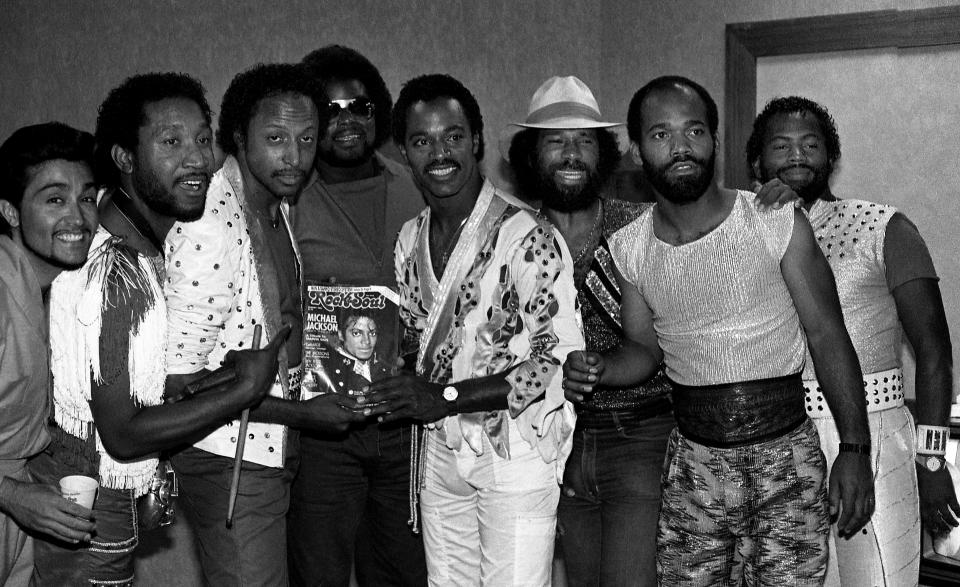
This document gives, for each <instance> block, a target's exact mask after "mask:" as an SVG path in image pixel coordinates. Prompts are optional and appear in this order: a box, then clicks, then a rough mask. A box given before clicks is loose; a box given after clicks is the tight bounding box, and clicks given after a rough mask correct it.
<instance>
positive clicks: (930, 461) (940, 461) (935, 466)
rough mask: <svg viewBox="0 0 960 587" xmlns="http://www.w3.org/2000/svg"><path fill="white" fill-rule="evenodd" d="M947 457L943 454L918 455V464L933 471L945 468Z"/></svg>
mask: <svg viewBox="0 0 960 587" xmlns="http://www.w3.org/2000/svg"><path fill="white" fill-rule="evenodd" d="M944 463H946V459H944V458H943V456H942V455H917V464H918V465H920V466H921V467H923V468H924V469H926V470H928V471H930V472H931V473H936V472H937V471H939V470H940V469H942V468H943V466H944Z"/></svg>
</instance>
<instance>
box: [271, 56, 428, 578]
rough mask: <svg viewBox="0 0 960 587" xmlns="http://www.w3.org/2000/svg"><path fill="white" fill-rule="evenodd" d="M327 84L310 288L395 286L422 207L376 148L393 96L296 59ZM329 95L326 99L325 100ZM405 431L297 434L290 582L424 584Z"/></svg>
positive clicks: (369, 76)
mask: <svg viewBox="0 0 960 587" xmlns="http://www.w3.org/2000/svg"><path fill="white" fill-rule="evenodd" d="M303 64H304V65H305V66H306V67H307V68H308V70H309V71H310V72H311V75H313V76H315V77H316V78H317V79H318V80H321V82H322V85H323V95H322V96H321V97H320V98H321V99H320V103H319V107H320V129H321V130H320V132H319V134H318V143H317V158H316V162H315V164H314V167H315V173H314V174H313V175H314V177H313V178H312V179H311V180H310V183H309V184H308V186H307V187H306V188H305V189H304V191H303V193H302V194H301V195H300V198H299V200H298V201H297V203H296V205H294V206H293V207H292V208H291V219H292V224H293V232H294V236H295V238H296V240H297V244H298V245H299V247H300V252H301V254H302V258H303V276H304V279H305V280H307V281H312V282H331V281H335V282H337V283H341V284H347V285H374V284H376V285H390V286H391V287H396V279H395V277H394V264H393V244H394V241H395V237H396V234H397V233H398V232H399V230H400V227H401V226H402V225H403V223H404V221H406V220H408V219H410V218H413V217H414V216H416V214H417V213H418V212H419V211H420V210H421V209H422V208H423V207H424V202H423V199H422V197H421V196H420V192H419V191H418V190H417V188H416V186H415V185H414V183H413V180H412V178H411V176H410V172H409V171H408V170H407V168H406V167H405V166H403V165H401V164H399V163H397V162H396V161H393V160H391V159H388V158H387V157H384V156H383V155H382V154H381V153H380V152H378V150H377V149H379V148H380V147H382V146H384V144H385V143H386V141H387V139H388V138H389V136H390V109H391V106H392V100H391V97H390V92H389V91H388V90H387V86H386V84H385V83H384V82H383V78H382V77H381V76H380V72H379V71H377V68H376V67H374V66H373V64H372V63H370V61H368V60H367V59H366V58H365V57H364V56H362V55H360V54H359V53H357V52H356V51H354V50H353V49H349V48H347V47H342V46H339V45H331V46H327V47H323V48H321V49H318V50H316V51H314V52H312V53H310V54H309V55H307V56H306V57H305V58H304V59H303ZM324 98H325V99H326V103H325V104H324V102H323V99H324ZM409 470H410V426H409V424H401V423H393V424H384V425H381V424H377V423H376V422H371V423H369V424H359V425H356V424H355V425H354V426H353V427H352V428H351V429H350V430H349V431H348V432H346V433H344V434H339V435H319V434H313V433H304V434H302V435H301V464H300V470H299V473H298V475H297V478H296V479H295V480H294V482H293V488H292V492H291V500H290V513H289V517H288V522H287V528H288V537H289V539H288V545H289V546H288V548H289V560H290V581H291V584H292V585H307V584H310V585H315V584H323V585H333V586H340V585H342V586H346V585H348V584H349V582H350V573H351V568H352V567H355V568H356V573H357V580H358V582H359V584H360V585H361V586H363V585H387V584H390V585H398V584H399V585H425V584H426V563H425V562H424V555H423V544H422V542H421V540H420V537H419V535H417V534H414V533H413V532H412V531H411V529H410V527H409V526H408V525H407V520H408V519H409V517H410V516H409V504H408V481H409Z"/></svg>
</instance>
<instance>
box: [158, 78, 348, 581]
mask: <svg viewBox="0 0 960 587" xmlns="http://www.w3.org/2000/svg"><path fill="white" fill-rule="evenodd" d="M314 94H315V90H314V85H313V84H312V83H311V81H310V80H309V79H308V77H307V76H305V75H304V72H303V70H302V68H301V67H300V66H297V65H292V64H269V65H262V64H261V65H257V66H255V67H253V68H251V69H249V70H247V71H244V72H242V73H240V74H238V75H237V76H236V77H234V79H233V81H232V82H231V83H230V86H229V87H228V88H227V91H226V92H225V94H224V97H223V103H222V105H221V107H220V120H219V128H218V130H217V142H218V144H219V145H220V147H221V149H223V152H224V153H226V154H227V158H226V160H225V161H224V164H223V167H222V168H221V169H220V170H219V171H217V173H216V174H215V175H214V176H213V179H212V180H211V182H210V189H209V192H208V193H207V200H206V207H205V209H204V212H203V216H202V217H201V218H200V220H198V221H196V222H190V223H182V224H178V225H177V226H176V227H175V229H174V231H173V234H171V236H170V237H169V238H168V240H167V247H168V254H167V259H166V265H167V282H166V284H165V293H166V296H167V300H168V302H167V303H168V315H169V319H168V320H169V327H168V331H169V336H170V344H169V346H168V349H167V360H168V362H169V369H170V372H171V373H175V374H181V375H182V377H181V381H183V382H187V381H192V380H195V379H197V378H199V377H203V376H204V375H206V373H207V372H209V371H215V370H217V369H218V368H220V367H221V365H222V363H223V361H224V359H225V357H226V356H227V355H228V353H229V352H230V351H231V350H234V349H244V348H250V345H251V344H252V342H253V334H254V330H255V328H256V327H257V326H261V327H263V328H264V330H265V333H266V334H268V335H272V333H275V332H281V331H283V330H284V329H285V328H289V332H290V334H289V337H287V338H286V340H285V342H284V344H283V345H282V348H281V349H280V352H279V368H278V369H277V370H276V372H275V374H274V381H273V385H272V386H271V389H270V393H269V396H268V397H267V398H266V399H265V400H264V401H263V403H262V404H261V405H260V406H259V407H257V409H255V410H253V411H252V413H251V416H250V419H251V423H250V425H249V429H248V430H247V438H246V441H245V452H244V455H243V464H242V471H241V476H240V488H239V496H238V498H237V502H236V510H235V512H234V515H233V523H232V526H231V527H227V526H226V525H225V524H224V520H225V518H226V514H227V512H226V509H227V503H228V495H229V490H230V484H231V469H232V464H233V458H234V454H235V451H236V446H237V440H238V438H237V436H238V432H237V430H238V422H237V421H233V422H224V423H222V424H223V425H222V426H220V427H219V428H216V429H215V430H208V431H206V432H207V433H206V434H204V435H200V436H199V437H198V438H197V439H195V442H194V444H193V446H192V447H189V448H186V449H185V450H183V451H181V452H180V453H178V454H177V455H175V456H174V457H173V459H172V462H173V466H174V469H175V470H176V472H177V473H178V475H179V476H180V491H181V496H182V499H181V501H182V503H183V504H184V509H186V510H187V512H188V514H189V515H190V516H191V517H192V518H193V520H194V521H195V527H196V529H197V535H198V539H199V542H200V547H201V548H200V551H201V564H202V566H203V574H204V577H205V580H206V582H207V583H208V584H210V585H241V584H252V585H286V584H287V583H288V579H287V551H286V539H287V530H286V515H287V508H288V504H289V501H290V482H291V480H292V479H293V475H294V474H295V468H296V462H297V451H298V444H299V442H298V434H297V429H308V430H316V431H331V430H332V431H336V430H341V429H344V428H345V427H346V425H347V423H348V422H350V421H351V420H355V419H362V418H363V415H362V413H361V412H355V411H352V410H350V409H348V408H355V407H357V404H356V402H355V401H354V400H353V399H352V398H350V397H347V396H341V395H338V394H330V395H325V396H320V397H316V398H313V399H311V400H309V401H306V402H302V403H301V402H299V401H298V399H299V392H300V389H299V385H300V362H301V354H302V353H301V351H302V343H301V336H302V331H303V323H302V315H301V311H302V310H301V308H302V304H301V297H300V294H301V288H302V281H301V274H302V270H301V261H300V256H299V254H298V252H297V247H296V242H295V240H294V239H293V236H292V230H291V227H290V224H289V220H288V216H287V211H288V201H289V200H290V199H293V198H296V197H297V195H298V194H299V193H300V190H301V189H302V187H303V186H304V184H305V183H306V180H307V178H308V177H309V176H310V172H311V169H312V167H313V159H314V154H315V152H316V147H317V137H318V131H319V117H318V115H317V107H316V103H315V101H314Z"/></svg>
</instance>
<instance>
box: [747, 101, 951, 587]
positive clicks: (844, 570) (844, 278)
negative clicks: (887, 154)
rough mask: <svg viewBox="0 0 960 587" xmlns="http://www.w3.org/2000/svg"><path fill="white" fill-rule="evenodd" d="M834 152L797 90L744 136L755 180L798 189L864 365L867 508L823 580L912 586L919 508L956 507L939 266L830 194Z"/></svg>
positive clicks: (830, 441) (907, 238)
mask: <svg viewBox="0 0 960 587" xmlns="http://www.w3.org/2000/svg"><path fill="white" fill-rule="evenodd" d="M839 158H840V138H839V136H838V134H837V128H836V125H835V123H834V121H833V118H832V117H831V116H830V114H829V113H828V112H827V111H826V110H825V109H824V108H823V107H822V106H820V105H819V104H817V103H815V102H813V101H811V100H808V99H806V98H801V97H797V96H791V97H788V98H777V99H774V100H771V101H770V103H768V104H767V106H766V107H765V108H764V110H763V112H761V113H760V115H759V116H758V117H757V120H756V122H755V123H754V128H753V134H752V135H751V136H750V140H749V141H748V143H747V160H748V161H749V163H750V164H751V167H752V169H753V172H754V176H755V177H757V178H759V179H770V178H774V177H779V178H780V179H781V180H783V181H784V182H786V183H787V184H789V185H790V186H792V187H793V188H794V189H795V190H796V191H797V193H798V194H800V196H801V198H802V202H803V207H804V209H805V210H806V211H807V216H808V217H809V219H810V224H811V225H812V226H813V231H814V234H815V235H816V236H817V242H818V243H819V245H820V248H821V250H822V251H823V253H824V255H825V256H826V258H827V262H828V263H829V264H830V268H831V269H832V271H833V275H834V278H835V279H836V282H837V290H838V292H839V295H840V305H841V308H842V310H843V315H844V320H845V323H846V326H847V329H848V330H849V332H850V338H851V339H852V341H853V345H854V348H855V349H856V352H857V357H858V358H859V360H860V364H861V366H862V368H863V371H864V388H865V390H866V392H867V410H868V412H869V414H868V418H869V422H870V436H871V445H872V447H873V451H872V454H871V462H872V464H873V466H874V468H875V470H876V488H875V489H876V500H877V505H876V511H875V512H874V515H873V517H872V518H871V520H870V522H869V523H868V524H867V525H866V527H865V528H864V531H863V532H860V533H857V534H856V535H854V536H852V537H851V538H850V539H848V540H833V537H832V536H831V548H832V549H834V552H835V556H831V557H830V562H829V565H828V569H827V580H826V584H827V585H841V584H842V585H864V584H868V585H887V586H893V585H916V583H917V577H918V574H919V566H920V516H921V513H922V515H923V520H924V522H925V524H926V527H927V529H929V530H930V531H931V532H932V533H934V534H942V533H945V532H947V531H949V530H950V529H951V527H953V526H956V525H957V521H956V519H955V518H956V516H957V514H960V504H958V503H957V498H956V495H955V492H954V488H953V483H952V482H951V479H950V474H949V473H948V472H947V470H946V467H945V466H944V458H943V455H944V454H945V452H946V440H947V437H948V434H949V427H948V424H949V415H950V403H951V398H952V393H951V392H952V381H953V375H952V368H953V359H952V356H951V350H950V333H949V329H948V327H947V321H946V316H945V315H944V310H943V301H942V299H941V297H940V288H939V287H938V285H937V280H938V278H937V273H936V270H935V269H934V267H933V261H932V260H931V258H930V253H929V251H928V250H927V246H926V244H925V243H924V241H923V238H922V237H921V236H920V233H919V232H918V231H917V228H916V226H914V225H913V223H911V222H910V221H909V220H908V219H907V218H906V216H904V215H903V214H901V213H899V212H898V211H897V210H896V209H895V208H893V207H890V206H884V205H882V204H877V203H874V202H868V201H866V200H838V199H837V198H836V196H834V195H833V193H831V191H830V183H829V179H830V175H831V173H832V172H833V165H834V163H835V162H836V161H837V159H839ZM901 332H905V333H906V335H907V339H908V340H909V341H910V343H911V345H912V347H913V348H914V350H915V351H916V357H917V368H916V392H917V393H916V395H917V419H918V421H919V422H920V425H919V426H917V428H916V431H915V430H914V423H913V418H912V416H911V415H910V412H909V411H908V410H907V408H906V407H904V405H903V386H902V381H903V379H902V377H903V374H902V372H901V369H900V367H901V365H900V346H901ZM812 367H813V366H812V365H810V363H809V362H808V363H807V366H806V368H805V369H804V373H803V379H804V386H805V387H806V389H807V403H806V405H807V411H808V413H809V414H810V417H811V418H813V421H814V423H815V424H816V426H817V431H818V432H819V435H820V442H821V445H822V446H823V450H824V453H825V454H826V457H827V463H828V466H829V464H830V463H832V462H833V459H834V458H836V456H837V453H836V451H835V448H836V446H837V441H836V438H837V427H836V425H835V423H834V418H833V416H832V414H831V412H830V410H829V409H827V406H825V405H824V402H823V396H822V394H821V391H820V386H819V384H818V381H817V380H818V379H819V375H820V374H819V373H815V372H814V370H813V368H812ZM918 440H919V442H918ZM917 453H919V456H916V455H917ZM915 458H916V464H914V462H913V461H914V459H915ZM918 481H919V489H920V491H919V495H918V491H917V482H918ZM921 495H922V496H923V499H922V501H921V500H920V497H919V496H921ZM951 510H952V511H951Z"/></svg>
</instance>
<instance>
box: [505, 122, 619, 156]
mask: <svg viewBox="0 0 960 587" xmlns="http://www.w3.org/2000/svg"><path fill="white" fill-rule="evenodd" d="M525 128H535V129H540V130H544V129H547V130H566V129H582V128H598V129H613V134H615V135H616V136H617V147H618V148H619V149H620V153H621V154H623V153H626V152H627V150H628V149H629V148H630V139H629V137H628V136H627V127H626V125H625V124H624V123H622V122H598V121H595V120H586V119H583V118H575V119H574V118H570V119H557V120H551V121H548V122H542V123H537V124H527V123H524V122H511V123H510V124H508V125H507V127H506V128H505V129H503V132H501V133H500V140H499V141H497V146H498V147H499V149H500V156H501V157H503V159H504V161H506V162H507V163H509V162H510V145H511V144H512V143H513V137H515V136H516V135H517V133H518V132H520V131H522V130H523V129H525Z"/></svg>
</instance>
